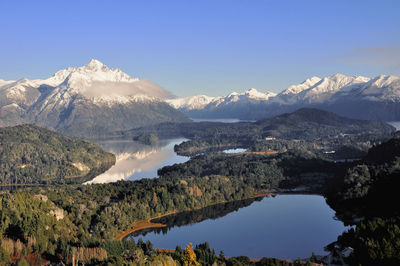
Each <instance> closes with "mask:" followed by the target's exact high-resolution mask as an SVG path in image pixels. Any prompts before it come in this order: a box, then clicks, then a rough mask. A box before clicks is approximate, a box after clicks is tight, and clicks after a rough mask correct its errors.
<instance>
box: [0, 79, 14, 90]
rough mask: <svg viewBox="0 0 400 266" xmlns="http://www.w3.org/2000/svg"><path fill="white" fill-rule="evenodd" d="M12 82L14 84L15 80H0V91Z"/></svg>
mask: <svg viewBox="0 0 400 266" xmlns="http://www.w3.org/2000/svg"><path fill="white" fill-rule="evenodd" d="M13 82H15V80H3V79H0V89H1V87H3V86H4V85H7V84H10V83H13Z"/></svg>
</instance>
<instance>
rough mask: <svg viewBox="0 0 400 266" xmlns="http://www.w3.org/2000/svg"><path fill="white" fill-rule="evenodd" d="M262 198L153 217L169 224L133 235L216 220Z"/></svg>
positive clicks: (164, 232)
mask: <svg viewBox="0 0 400 266" xmlns="http://www.w3.org/2000/svg"><path fill="white" fill-rule="evenodd" d="M262 199H263V197H260V198H252V199H245V200H239V201H233V202H228V203H221V204H216V205H212V206H209V207H205V208H202V209H200V210H194V211H186V212H181V213H178V214H173V215H169V216H165V217H162V218H159V219H153V220H151V221H152V222H153V223H162V224H165V225H167V226H166V227H161V228H149V229H145V230H140V231H137V232H134V233H133V234H132V236H133V237H137V236H140V235H143V236H144V235H146V234H147V233H150V232H155V233H157V234H160V233H162V234H167V232H168V231H169V230H171V229H172V228H173V227H176V226H177V227H181V226H185V225H190V224H194V223H199V222H202V221H205V220H208V219H212V220H215V219H218V218H221V217H224V216H225V215H228V214H229V213H231V212H234V211H238V210H239V209H240V208H244V207H247V206H250V205H251V204H252V203H253V202H254V201H261V200H262Z"/></svg>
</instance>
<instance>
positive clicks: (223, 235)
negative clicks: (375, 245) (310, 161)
mask: <svg viewBox="0 0 400 266" xmlns="http://www.w3.org/2000/svg"><path fill="white" fill-rule="evenodd" d="M244 206H246V204H244ZM244 206H243V207H244ZM225 207H226V208H225ZM225 207H222V209H220V210H218V209H215V210H213V209H209V210H207V211H205V212H204V213H202V212H197V211H196V212H193V213H187V214H183V217H182V216H180V217H173V216H171V217H166V218H167V219H174V220H163V219H165V218H163V219H159V220H155V221H156V222H161V223H163V222H165V223H167V224H168V227H167V229H162V228H161V229H157V230H153V231H152V232H141V235H140V236H136V237H135V239H136V240H137V239H138V238H142V239H143V240H144V241H147V240H150V241H151V242H152V243H153V245H154V247H160V248H169V249H175V247H176V246H177V245H179V246H181V247H184V246H186V245H187V244H188V243H189V242H192V243H193V244H194V245H196V244H200V243H204V242H205V241H208V242H209V243H210V246H211V247H212V248H215V250H216V252H217V253H219V251H221V250H223V251H224V253H225V255H227V256H239V255H245V256H249V257H251V258H261V257H264V256H266V257H276V258H281V259H296V258H298V257H302V258H305V257H310V256H311V253H312V252H315V253H316V254H320V255H325V254H326V252H325V251H324V246H326V245H328V244H330V243H332V242H333V241H335V240H336V239H337V236H338V235H340V234H341V233H342V232H343V231H345V230H347V229H348V228H349V227H346V226H345V225H344V224H343V222H341V221H338V220H335V219H334V216H335V212H334V211H333V210H332V209H331V208H329V206H328V205H327V204H326V202H325V199H324V198H323V197H322V196H317V195H291V194H290V195H278V196H276V197H269V198H264V199H262V200H261V201H254V202H253V203H251V202H249V206H247V207H245V208H241V209H240V210H238V209H235V207H233V208H230V207H227V206H225ZM217 208H218V207H217ZM235 210H238V211H235ZM218 212H220V214H221V215H219V214H218ZM174 223H176V225H177V226H171V225H173V224H174Z"/></svg>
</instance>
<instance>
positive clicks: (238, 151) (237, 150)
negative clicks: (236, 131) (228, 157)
mask: <svg viewBox="0 0 400 266" xmlns="http://www.w3.org/2000/svg"><path fill="white" fill-rule="evenodd" d="M246 150H247V149H243V148H236V149H228V150H224V151H223V152H224V153H242V152H245V151H246Z"/></svg>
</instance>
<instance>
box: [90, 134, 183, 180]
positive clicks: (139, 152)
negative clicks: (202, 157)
mask: <svg viewBox="0 0 400 266" xmlns="http://www.w3.org/2000/svg"><path fill="white" fill-rule="evenodd" d="M185 140H186V139H171V140H162V141H160V142H159V143H158V144H157V145H144V144H141V143H138V142H134V141H132V140H109V141H100V142H98V143H99V144H100V145H101V146H102V148H103V149H104V150H106V151H108V152H111V153H113V154H115V156H116V163H115V165H114V166H112V167H111V168H110V169H109V170H108V171H106V172H105V173H103V174H101V175H99V176H97V177H95V178H94V179H93V180H91V181H89V182H87V183H88V184H90V183H109V182H115V181H118V180H138V179H142V178H154V177H157V170H158V169H160V168H162V167H164V166H167V165H172V164H174V163H184V162H186V161H187V160H188V159H189V157H186V156H179V155H177V154H176V153H175V152H174V146H175V144H179V143H181V142H182V141H185Z"/></svg>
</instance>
